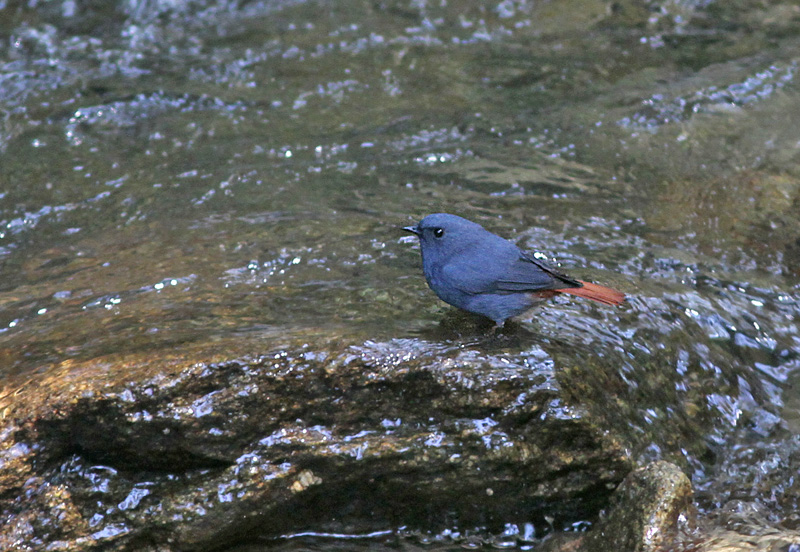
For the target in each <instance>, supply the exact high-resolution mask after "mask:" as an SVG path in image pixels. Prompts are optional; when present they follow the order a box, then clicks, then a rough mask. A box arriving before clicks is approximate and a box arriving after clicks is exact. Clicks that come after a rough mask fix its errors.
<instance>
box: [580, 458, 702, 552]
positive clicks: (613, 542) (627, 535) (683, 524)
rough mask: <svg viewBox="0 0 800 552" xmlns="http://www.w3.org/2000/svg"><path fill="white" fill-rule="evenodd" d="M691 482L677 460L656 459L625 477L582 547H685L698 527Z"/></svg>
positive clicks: (649, 550) (635, 550)
mask: <svg viewBox="0 0 800 552" xmlns="http://www.w3.org/2000/svg"><path fill="white" fill-rule="evenodd" d="M696 516H697V512H696V509H695V506H694V501H693V493H692V484H691V482H690V481H689V478H688V477H686V475H685V474H684V473H683V472H682V471H681V470H680V468H678V467H677V466H675V465H674V464H670V463H669V462H654V463H652V464H649V465H647V466H645V467H644V468H639V469H637V470H635V471H633V472H631V473H630V474H628V476H627V477H626V478H625V480H624V481H623V482H622V483H621V484H620V486H619V487H618V488H617V489H616V490H615V491H614V494H613V495H612V497H611V500H610V501H609V505H608V511H607V514H606V515H605V516H603V517H601V519H600V521H599V522H598V523H597V524H596V525H595V527H594V528H593V530H592V531H591V533H589V535H588V536H587V537H586V538H585V540H584V542H583V543H582V546H583V548H582V549H583V550H586V551H595V550H596V551H598V552H599V551H601V550H626V551H630V552H658V551H661V550H679V549H681V548H687V544H688V542H687V541H688V540H689V539H690V538H691V537H692V535H693V533H694V531H695V530H696V528H697V519H696Z"/></svg>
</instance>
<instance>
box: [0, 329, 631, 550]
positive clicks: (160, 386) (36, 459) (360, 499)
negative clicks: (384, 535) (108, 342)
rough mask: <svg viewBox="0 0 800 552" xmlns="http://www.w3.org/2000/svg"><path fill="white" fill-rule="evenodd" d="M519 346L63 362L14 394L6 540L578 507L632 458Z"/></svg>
mask: <svg viewBox="0 0 800 552" xmlns="http://www.w3.org/2000/svg"><path fill="white" fill-rule="evenodd" d="M524 358H525V360H522V361H521V360H520V359H518V358H517V359H515V358H513V357H511V356H509V355H504V354H502V353H497V354H480V353H478V352H476V351H474V350H473V351H470V350H458V349H456V350H454V351H450V352H447V351H443V352H441V353H440V354H437V355H430V354H427V353H423V354H421V355H419V356H416V355H415V354H414V352H413V346H412V344H411V343H406V342H403V341H402V340H398V341H395V342H386V343H369V342H368V343H365V344H362V345H360V346H344V347H340V348H337V349H332V350H329V351H324V352H323V351H312V350H310V349H308V348H307V349H305V350H303V349H299V350H283V351H276V352H273V353H271V354H269V355H263V356H259V357H251V358H248V357H242V358H239V359H236V360H226V361H218V362H191V361H188V360H186V359H181V360H177V359H176V360H175V361H173V362H171V363H165V362H163V361H152V360H149V361H145V360H142V359H137V358H130V359H125V358H122V359H118V358H113V359H112V358H109V359H105V360H98V361H97V362H95V363H93V364H91V365H87V366H71V367H68V368H67V367H65V368H64V370H63V371H62V373H61V377H59V378H57V379H48V378H42V379H40V380H37V379H36V378H34V379H32V380H30V381H29V382H28V383H27V384H26V385H25V387H23V388H22V389H19V390H16V391H14V390H8V391H7V393H6V394H5V397H4V399H3V403H2V405H1V406H2V409H3V413H4V422H5V427H6V430H5V432H4V453H3V458H4V463H3V466H2V476H1V477H2V479H1V480H2V481H3V483H4V486H3V492H2V496H3V500H2V508H3V511H4V515H5V519H6V523H4V525H3V529H2V531H1V532H0V534H1V535H2V536H0V539H1V540H0V542H2V543H4V544H6V545H10V544H11V543H16V544H15V546H18V548H17V549H18V550H26V549H27V550H36V549H38V548H39V547H40V546H43V545H48V546H56V548H59V547H60V548H64V549H87V550H92V549H103V550H108V549H113V550H138V549H142V547H145V548H146V547H155V548H153V549H156V548H158V547H164V546H166V547H169V548H170V549H175V550H210V549H218V548H220V547H223V548H224V547H226V546H229V545H232V544H235V543H236V542H241V541H247V540H255V539H257V537H264V536H277V535H282V534H286V533H291V532H297V531H301V530H303V529H310V528H316V529H317V530H319V529H320V528H321V527H322V528H327V529H329V530H332V531H333V530H338V531H340V532H341V531H354V530H356V531H357V530H362V531H363V530H366V529H369V528H372V527H400V526H405V527H407V528H414V529H421V530H431V529H437V528H438V529H441V528H443V527H446V526H447V525H448V523H449V524H452V523H454V522H457V523H458V524H460V525H465V526H480V525H484V526H494V527H495V528H498V527H500V528H501V527H502V525H503V523H507V522H508V521H509V520H513V519H528V520H531V519H539V520H541V519H543V516H545V515H547V516H555V518H556V519H558V523H565V524H568V523H569V522H572V521H574V520H578V519H585V518H587V517H590V516H592V515H593V514H594V512H596V511H597V509H598V508H600V507H601V505H602V504H603V503H604V502H605V500H606V498H607V496H608V494H609V493H610V492H611V490H612V489H613V488H614V487H615V486H616V484H617V483H618V482H619V481H620V480H621V478H622V477H624V475H625V474H626V473H627V472H628V471H629V470H630V469H631V460H630V458H629V456H628V455H627V454H626V452H625V448H624V446H623V444H622V443H621V442H620V441H619V440H618V439H616V438H615V437H614V436H613V434H611V433H609V432H608V431H607V430H605V429H604V428H603V427H602V426H601V425H599V424H598V423H597V420H593V419H592V417H591V416H589V415H588V414H587V413H586V412H585V411H584V410H583V409H582V408H580V407H579V406H570V405H569V404H567V403H566V402H565V401H564V399H563V396H562V392H561V391H560V389H559V386H558V384H557V382H556V379H555V377H554V373H553V369H552V364H551V363H548V362H547V360H548V358H547V355H546V353H545V352H544V351H543V350H541V349H540V348H538V347H536V346H533V347H532V348H531V349H530V350H529V351H528V352H527V354H526V355H525V357H524ZM72 373H80V374H82V376H81V378H77V379H73V378H71V377H70V375H71V374H72ZM140 378H141V379H140ZM59 543H60V544H59ZM159 549H161V548H159Z"/></svg>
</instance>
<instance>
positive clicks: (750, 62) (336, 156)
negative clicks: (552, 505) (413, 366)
mask: <svg viewBox="0 0 800 552" xmlns="http://www.w3.org/2000/svg"><path fill="white" fill-rule="evenodd" d="M798 15H800V12H798V8H797V7H796V6H795V5H793V4H790V3H785V4H784V3H780V2H768V1H767V2H746V1H743V2H736V3H727V2H720V1H717V2H714V1H713V0H711V1H709V0H704V1H700V0H697V1H690V2H677V1H663V2H657V1H649V2H633V1H631V2H618V3H615V4H614V5H610V4H609V3H607V2H602V1H599V0H597V1H592V0H563V1H559V2H532V1H526V0H519V1H516V0H503V1H500V2H497V1H489V2H470V1H466V0H456V1H453V0H447V1H437V2H427V1H426V0H419V1H417V0H414V1H409V2H399V1H395V0H388V1H381V2H366V1H360V0H354V1H345V2H327V1H302V0H295V1H293V0H286V1H275V2H269V1H253V2H237V1H223V0H220V1H218V2H213V1H199V0H198V1H189V0H186V1H183V2H147V1H145V2H138V3H137V2H132V1H131V2H117V3H111V2H108V3H91V2H86V3H82V2H75V1H73V0H59V1H54V2H47V3H40V2H36V1H31V2H21V1H14V0H5V1H0V38H2V40H0V275H1V276H2V277H1V278H0V359H2V363H1V364H0V370H2V371H1V372H0V375H1V377H3V378H4V379H6V380H9V381H14V380H16V379H21V380H24V379H25V378H28V377H30V376H31V374H34V373H45V372H46V371H47V370H49V369H52V367H54V366H56V365H59V364H63V363H64V362H65V361H66V360H70V359H73V360H76V361H78V360H88V359H92V358H97V357H100V356H102V355H105V354H108V353H112V352H113V353H132V352H140V351H147V352H148V353H150V354H152V355H153V356H158V355H159V352H160V351H168V350H174V349H176V348H180V347H183V346H188V345H192V344H198V343H214V342H216V341H221V340H224V339H228V338H232V337H238V338H241V339H242V340H245V341H247V342H249V343H256V342H257V343H259V346H260V347H261V348H262V349H263V350H267V351H268V350H270V349H272V348H277V347H279V346H281V345H282V344H283V343H286V342H295V343H299V342H307V343H308V344H310V346H311V347H312V348H313V347H319V348H321V349H324V348H325V346H326V344H328V343H330V342H336V341H345V342H354V343H358V342H364V341H367V340H369V341H370V342H374V343H378V344H380V343H381V342H388V341H391V340H396V339H407V340H408V343H409V344H412V345H409V346H413V347H415V348H416V350H417V352H419V351H431V352H435V351H436V350H437V348H439V347H442V346H443V344H444V346H446V347H455V348H458V347H464V346H465V343H466V344H470V346H471V345H472V344H474V342H475V339H478V340H480V338H478V337H476V335H478V334H475V333H471V332H472V331H473V330H471V329H467V330H464V329H463V325H464V324H467V325H468V324H469V322H468V321H464V320H463V319H462V318H460V317H458V316H455V315H454V314H453V313H452V312H451V309H449V308H448V307H447V306H445V305H443V304H442V303H441V302H439V301H438V300H437V299H436V298H435V297H434V296H433V294H432V293H431V292H430V291H429V290H428V289H427V287H426V286H425V285H424V281H423V279H422V276H421V270H420V262H419V253H418V246H417V245H416V243H415V241H414V240H413V239H411V237H409V236H404V235H403V232H402V231H401V228H402V227H403V226H405V225H408V224H410V223H412V222H414V221H416V220H419V219H420V218H421V217H422V216H424V215H425V214H428V213H431V212H438V211H447V212H452V213H457V214H460V215H462V216H465V217H467V218H470V219H473V220H476V221H478V222H480V223H482V224H484V225H485V226H486V227H487V228H489V229H490V230H492V231H495V232H497V233H499V234H501V235H503V236H506V237H509V238H511V239H513V240H514V241H516V242H518V243H519V244H520V246H523V247H524V248H527V249H530V250H535V251H541V252H542V253H543V254H545V255H547V256H548V257H550V258H551V259H552V260H554V261H555V262H557V263H559V264H560V266H561V267H562V268H563V269H564V270H565V271H567V272H569V273H571V274H574V275H575V276H577V277H580V278H584V279H591V280H594V281H598V282H601V283H604V284H607V285H611V286H613V287H617V288H619V289H621V290H623V291H624V292H626V293H627V294H629V295H630V300H629V302H628V304H627V305H626V306H625V307H623V308H621V309H618V310H615V309H607V308H601V307H595V306H593V305H589V304H586V303H585V302H578V301H568V300H557V301H554V302H553V303H552V304H549V305H547V306H544V307H543V308H541V309H538V310H536V311H534V312H533V313H532V314H531V315H528V317H527V318H524V319H523V320H522V321H520V326H521V328H522V335H523V337H522V339H523V340H529V341H533V342H535V343H539V344H541V345H542V346H543V347H545V348H546V349H547V352H548V354H549V355H550V356H551V357H552V358H554V359H555V360H556V361H557V364H558V365H559V366H565V367H568V368H569V369H568V370H565V371H564V372H563V373H562V374H560V379H561V380H562V381H561V384H562V387H565V386H570V388H571V389H572V390H573V391H572V393H573V394H574V395H575V396H576V397H577V398H579V399H580V400H581V401H582V402H586V403H587V404H590V405H596V406H595V408H597V409H598V410H602V411H603V415H604V416H606V417H607V418H608V423H609V424H611V425H614V426H618V427H619V428H621V429H620V431H622V432H624V433H626V434H628V435H629V437H630V439H631V441H632V442H634V443H635V444H636V446H637V449H636V450H635V451H634V453H635V455H636V458H637V460H639V461H641V462H645V461H648V460H653V459H658V458H669V459H672V460H675V461H678V462H681V463H682V465H683V466H684V467H685V469H686V470H687V471H688V472H689V473H690V474H691V476H692V480H693V484H694V486H695V488H696V490H697V492H698V497H697V498H698V505H699V506H700V509H701V512H703V513H705V514H706V515H707V516H709V517H715V516H716V517H722V518H724V520H725V522H726V523H729V524H734V523H736V522H737V520H739V522H741V523H747V522H750V521H753V520H752V519H749V518H747V519H745V518H746V516H745V515H744V514H742V515H740V516H739V517H737V515H738V514H724V515H723V514H720V513H719V512H731V511H734V510H735V511H738V512H742V511H744V510H746V509H743V508H739V509H738V510H737V509H736V508H735V506H736V505H737V504H749V505H754V506H753V508H754V509H755V511H756V512H757V514H748V515H752V516H755V517H757V518H758V520H759V522H761V521H764V522H765V523H768V524H771V525H776V526H782V527H786V528H796V527H797V526H798V525H800V518H798V516H797V514H796V513H795V512H796V511H797V509H798V506H800V504H798V496H800V490H798V488H797V483H796V481H795V477H794V476H795V474H796V471H797V468H798V460H797V459H798V455H799V454H800V439H798V437H797V436H796V434H797V429H798V427H799V426H800V421H799V420H800V398H798V396H797V385H796V384H797V381H796V380H798V378H800V375H799V374H800V370H799V368H800V330H798V327H797V323H796V318H797V316H798V315H800V215H799V214H798V213H800V186H799V185H798V176H800V125H798V124H797V121H796V120H795V119H796V114H797V113H800V84H799V83H798V79H800V76H798V74H797V72H798V60H800V39H798V38H797V36H799V35H798V34H797V31H798V30H799V29H798V26H800V25H798V23H797V21H798ZM443 320H444V322H442V321H443ZM478 333H479V331H478ZM530 345H531V343H528V345H527V348H526V347H520V348H519V349H520V350H522V351H523V353H520V354H524V352H525V351H526V350H528V349H530ZM598 351H602V355H601V356H602V360H601V365H602V366H604V367H605V368H606V371H605V372H604V373H603V375H602V376H601V375H599V373H598V372H597V371H596V370H594V371H592V370H589V369H588V368H584V366H587V367H588V366H590V365H596V363H597V357H598ZM512 354H515V353H513V352H512ZM747 511H748V512H752V511H753V509H750V510H747ZM725 516H728V517H725ZM740 518H742V519H740ZM517 529H518V530H519V531H524V528H521V527H520V528H517ZM511 533H513V531H511ZM375 538H377V539H378V541H379V542H384V541H383V540H381V539H382V537H381V536H380V535H379V536H377V537H375ZM437 538H438V537H437ZM333 540H334V541H336V539H333ZM444 540H447V539H444ZM293 542H299V540H298V539H288V540H287V541H286V543H284V544H282V545H281V546H288V547H289V548H288V549H295V550H296V549H301V548H302V546H305V544H303V545H298V546H297V547H294V548H292V547H293V546H294V545H292V544H291V543H293ZM323 542H326V543H327V544H325V545H324V546H322V547H323V548H324V547H325V546H329V547H332V546H334V545H332V544H330V542H329V541H327V540H324V539H323ZM405 542H406V544H405V546H406V547H407V548H408V549H413V548H414V547H415V546H417V544H419V541H418V540H415V539H413V538H409V539H407V540H406V541H405ZM437 542H438V541H437ZM448 542H449V541H448ZM373 544H374V543H373ZM461 544H463V542H462V543H461ZM316 546H317V545H313V546H311V548H314V549H316V548H315V547H316ZM337 546H338V545H337ZM376 546H377V545H376ZM381 546H383V544H382V545H381ZM386 546H387V547H391V546H393V545H391V544H386ZM426 549H429V548H426Z"/></svg>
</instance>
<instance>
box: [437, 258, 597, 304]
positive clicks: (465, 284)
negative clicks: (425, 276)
mask: <svg viewBox="0 0 800 552" xmlns="http://www.w3.org/2000/svg"><path fill="white" fill-rule="evenodd" d="M443 276H444V277H445V278H446V279H447V280H448V281H449V282H450V283H451V285H454V286H455V287H457V288H458V289H460V290H461V291H463V292H465V293H471V294H477V293H518V292H526V291H531V292H532V291H543V290H548V289H563V288H570V287H580V286H581V285H580V284H579V283H578V282H577V281H575V280H573V279H572V278H569V277H568V276H564V275H563V274H561V273H559V272H557V271H556V270H555V269H553V268H552V267H550V266H549V265H547V264H546V263H543V262H541V261H539V260H537V259H534V258H532V257H528V256H527V255H525V254H523V253H520V254H519V255H515V256H514V257H512V258H510V259H508V260H506V261H505V262H497V259H495V260H494V262H492V263H482V262H470V263H464V262H461V263H448V264H447V266H445V267H444V270H443Z"/></svg>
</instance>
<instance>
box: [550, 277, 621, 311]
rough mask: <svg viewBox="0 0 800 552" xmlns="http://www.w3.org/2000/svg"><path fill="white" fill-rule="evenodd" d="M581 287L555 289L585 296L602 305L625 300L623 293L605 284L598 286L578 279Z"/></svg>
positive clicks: (617, 303)
mask: <svg viewBox="0 0 800 552" xmlns="http://www.w3.org/2000/svg"><path fill="white" fill-rule="evenodd" d="M578 282H580V283H581V284H583V287H579V288H564V289H556V290H554V291H557V292H558V293H569V294H570V295H577V296H578V297H585V298H587V299H591V300H592V301H597V302H598V303H603V304H604V305H614V306H616V305H620V304H622V302H623V301H624V300H625V294H624V293H622V292H621V291H617V290H615V289H611V288H609V287H605V286H599V285H597V284H593V283H591V282H584V281H582V280H578Z"/></svg>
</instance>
